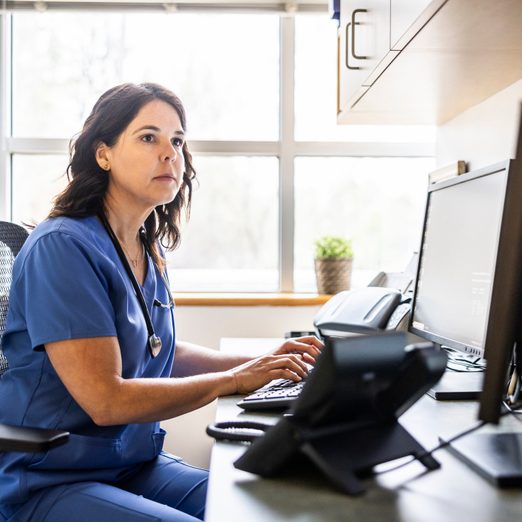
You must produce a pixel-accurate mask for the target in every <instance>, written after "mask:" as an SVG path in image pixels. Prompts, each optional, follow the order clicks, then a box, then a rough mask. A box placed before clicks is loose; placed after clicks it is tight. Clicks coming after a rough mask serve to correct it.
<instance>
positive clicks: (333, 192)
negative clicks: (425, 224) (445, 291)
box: [294, 158, 434, 291]
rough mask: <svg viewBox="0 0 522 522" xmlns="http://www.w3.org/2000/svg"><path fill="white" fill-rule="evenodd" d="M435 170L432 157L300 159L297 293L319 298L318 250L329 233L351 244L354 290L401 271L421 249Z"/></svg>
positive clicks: (296, 257)
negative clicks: (317, 243)
mask: <svg viewBox="0 0 522 522" xmlns="http://www.w3.org/2000/svg"><path fill="white" fill-rule="evenodd" d="M433 168H434V160H433V159H432V158H297V159H296V162H295V169H296V174H295V249H294V253H295V275H294V284H295V288H296V290H297V291H315V288H316V286H315V278H314V272H313V255H314V252H313V243H314V241H315V240H316V239H317V238H319V237H321V236H322V235H326V234H328V235H341V236H345V237H348V238H351V239H352V240H353V247H354V267H353V269H354V274H353V278H352V281H353V286H365V285H366V284H367V283H368V282H369V280H370V279H371V278H372V277H373V276H374V275H375V274H376V273H377V272H378V271H380V270H383V271H388V272H393V271H402V270H403V269H404V268H405V267H406V265H407V263H408V261H409V260H410V258H411V256H412V254H413V252H414V251H418V248H419V244H420V233H421V227H422V220H423V211H424V204H425V199H426V188H427V181H428V177H427V174H428V172H430V171H431V170H433ZM318 173H320V174H318Z"/></svg>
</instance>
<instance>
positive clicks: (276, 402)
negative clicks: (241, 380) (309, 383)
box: [237, 379, 306, 411]
mask: <svg viewBox="0 0 522 522" xmlns="http://www.w3.org/2000/svg"><path fill="white" fill-rule="evenodd" d="M305 382H306V379H303V380H302V381H299V382H294V381H291V380H290V379H277V380H275V381H272V382H270V383H268V384H267V385H266V386H263V387H262V388H259V389H258V390H256V391H255V392H253V393H251V394H250V395H247V396H246V397H243V398H242V399H241V400H240V401H239V402H238V403H237V405H238V406H239V407H240V408H243V409H244V410H247V411H248V410H252V411H262V410H286V409H287V408H289V407H290V405H291V404H292V402H293V401H295V399H297V397H299V394H300V393H301V390H302V389H303V386H304V384H305Z"/></svg>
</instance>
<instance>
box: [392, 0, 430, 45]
mask: <svg viewBox="0 0 522 522" xmlns="http://www.w3.org/2000/svg"><path fill="white" fill-rule="evenodd" d="M430 3H431V0H390V44H391V45H390V48H391V49H395V50H401V49H402V48H403V45H404V44H402V37H403V36H404V35H405V34H406V33H407V32H408V30H409V29H410V28H411V27H412V26H414V27H415V26H416V25H417V24H415V22H416V20H417V18H419V17H420V15H421V13H422V12H423V11H424V9H425V8H426V7H427V6H428V4H430Z"/></svg>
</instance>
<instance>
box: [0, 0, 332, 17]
mask: <svg viewBox="0 0 522 522" xmlns="http://www.w3.org/2000/svg"><path fill="white" fill-rule="evenodd" d="M3 5H4V9H5V10H6V11H11V12H12V11H28V10H31V11H32V10H36V11H40V12H45V11H51V10H52V11H58V10H59V11H73V10H91V11H122V10H126V11H131V10H141V11H144V10H145V11H163V12H167V13H171V14H172V13H194V12H205V13H209V12H228V13H256V14H274V13H278V14H284V15H290V16H291V15H294V14H296V13H325V12H327V11H328V2H327V0H315V1H314V0H310V1H306V0H305V1H303V0H292V1H288V2H275V1H270V0H265V1H263V0H257V1H250V2H249V1H245V0H232V1H228V2H212V1H208V0H206V1H205V0H203V1H198V0H178V1H173V0H166V1H161V0H111V1H109V2H105V1H104V0H46V1H42V0H37V1H35V0H4V1H3Z"/></svg>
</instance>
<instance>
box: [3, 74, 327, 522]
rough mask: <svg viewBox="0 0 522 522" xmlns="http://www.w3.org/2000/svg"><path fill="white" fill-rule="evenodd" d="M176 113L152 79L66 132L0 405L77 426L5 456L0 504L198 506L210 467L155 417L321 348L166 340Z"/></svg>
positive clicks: (260, 380)
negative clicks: (58, 181)
mask: <svg viewBox="0 0 522 522" xmlns="http://www.w3.org/2000/svg"><path fill="white" fill-rule="evenodd" d="M185 128H186V125H185V112H184V109H183V106H182V104H181V102H180V100H179V99H178V98H177V97H176V96H175V95H174V94H173V93H171V92H169V91H167V90H166V89H164V88H162V87H160V86H158V85H155V84H142V85H133V84H124V85H120V86H118V87H115V88H113V89H110V90H109V91H107V92H106V93H105V94H103V95H102V96H101V98H100V99H99V100H98V102H97V103H96V104H95V106H94V108H93V111H92V113H91V115H90V116H89V117H88V118H87V120H86V122H85V125H84V127H83V130H82V132H81V133H80V135H79V136H78V137H77V139H76V140H75V142H74V144H73V146H72V147H71V160H70V164H69V167H68V175H69V179H70V182H69V185H68V186H67V188H66V189H65V191H64V192H63V193H62V194H60V195H59V196H58V197H57V199H56V201H55V204H54V207H53V209H52V211H51V214H50V217H49V219H47V220H46V221H44V222H43V223H42V224H40V225H39V226H38V227H37V228H36V229H35V230H34V231H33V232H32V233H31V235H30V237H29V239H28V240H27V242H26V244H25V245H24V247H23V249H22V251H21V252H20V254H19V255H18V257H17V259H16V263H15V268H14V274H13V284H12V290H11V295H10V309H9V314H8V319H7V327H6V333H5V336H4V339H3V346H4V350H5V353H6V356H7V358H8V360H9V364H10V369H9V370H8V371H7V372H6V374H5V375H4V377H3V378H2V380H1V381H0V396H1V397H2V400H3V402H4V401H5V402H4V404H5V406H3V407H2V411H1V413H0V421H1V422H6V423H9V424H14V425H22V426H35V427H47V428H59V429H65V430H68V431H70V432H71V437H70V440H69V442H68V443H67V444H65V445H64V446H61V447H59V448H55V449H53V450H51V451H49V452H47V453H45V454H36V455H29V454H18V453H6V454H3V455H2V456H1V459H0V513H1V514H2V515H3V518H4V520H17V521H18V520H31V521H35V520H52V521H61V520H68V521H69V520H73V519H74V520H75V521H79V520H86V521H87V520H89V521H91V520H111V521H113V522H114V521H118V520H126V521H133V520H149V519H150V518H154V519H155V520H166V521H167V520H168V521H189V520H195V519H196V518H202V517H203V513H204V502H205V492H206V480H207V472H206V471H204V470H200V469H196V468H193V467H191V466H188V465H187V464H185V463H183V462H182V461H180V459H178V458H176V457H173V456H172V455H169V454H167V453H165V452H162V443H163V437H164V432H163V431H162V430H161V429H160V428H159V421H161V420H163V419H168V418H171V417H174V416H176V415H181V414H183V413H186V412H188V411H191V410H194V409H196V408H199V407H201V406H203V405H204V404H207V403H209V402H211V401H213V400H214V399H215V398H217V397H219V396H222V395H227V394H234V393H245V392H249V391H251V390H254V389H256V388H258V387H260V386H262V385H264V384H266V383H267V382H269V381H270V380H272V379H275V378H290V379H293V380H295V381H298V380H300V379H302V378H303V377H304V376H305V375H306V372H307V369H306V368H307V367H306V364H305V363H313V362H314V360H315V358H316V357H317V355H318V354H319V352H320V349H321V347H322V344H321V343H320V341H318V340H317V339H315V338H314V337H303V338H300V339H297V340H291V341H287V342H286V343H284V344H283V345H282V346H281V347H280V348H278V349H277V350H275V351H274V352H272V353H271V354H268V355H266V356H263V357H259V358H250V357H247V356H230V355H224V354H221V353H219V352H216V351H214V350H210V349H206V348H203V347H200V346H195V345H192V344H189V343H184V342H180V341H178V340H176V337H175V329H174V319H173V309H172V305H173V303H172V299H171V296H170V293H169V289H168V284H167V281H166V278H165V261H164V258H163V252H162V250H161V247H160V246H159V243H160V242H161V243H163V244H164V245H166V246H167V247H168V248H173V247H175V246H176V245H177V244H178V243H179V240H180V234H179V228H178V225H179V222H180V214H181V212H182V211H183V210H184V209H185V210H186V211H187V212H188V210H189V207H190V200H191V187H192V180H193V178H194V176H195V171H194V168H193V166H192V162H191V155H190V153H189V150H188V147H187V144H186V142H185Z"/></svg>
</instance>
